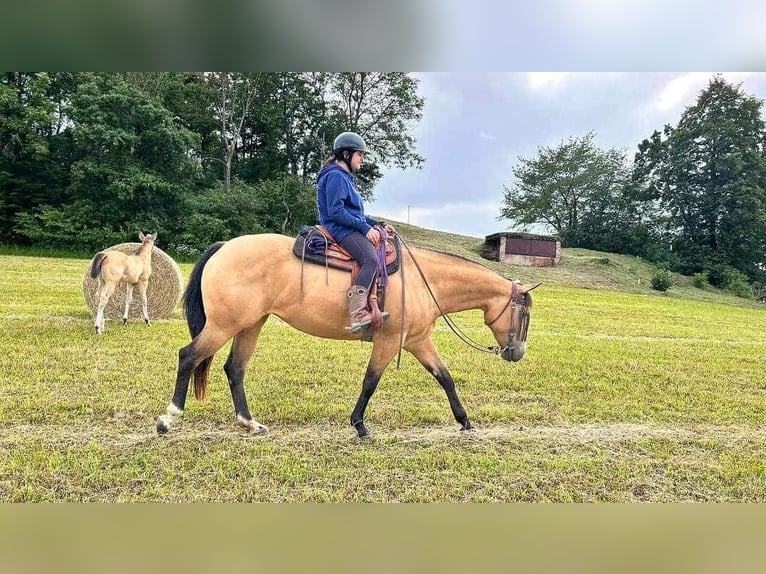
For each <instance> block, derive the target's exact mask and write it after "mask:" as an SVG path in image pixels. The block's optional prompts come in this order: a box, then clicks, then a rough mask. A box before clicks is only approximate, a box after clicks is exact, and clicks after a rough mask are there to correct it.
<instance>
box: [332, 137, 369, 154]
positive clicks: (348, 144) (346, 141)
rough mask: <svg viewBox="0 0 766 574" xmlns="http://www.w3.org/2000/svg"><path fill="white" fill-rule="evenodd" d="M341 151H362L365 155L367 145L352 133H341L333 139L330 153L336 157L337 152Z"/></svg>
mask: <svg viewBox="0 0 766 574" xmlns="http://www.w3.org/2000/svg"><path fill="white" fill-rule="evenodd" d="M343 150H349V151H363V152H365V153H367V145H366V144H365V143H364V140H363V139H362V136H360V135H359V134H355V133H354V132H343V133H342V134H340V135H339V136H338V137H336V138H335V141H334V142H332V152H333V153H334V154H336V155H337V154H338V152H341V151H343Z"/></svg>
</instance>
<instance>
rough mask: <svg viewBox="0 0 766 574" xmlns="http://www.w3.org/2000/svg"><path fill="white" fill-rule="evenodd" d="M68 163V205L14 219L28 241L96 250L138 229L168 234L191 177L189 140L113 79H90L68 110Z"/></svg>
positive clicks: (163, 113) (154, 106)
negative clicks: (70, 160)
mask: <svg viewBox="0 0 766 574" xmlns="http://www.w3.org/2000/svg"><path fill="white" fill-rule="evenodd" d="M71 120H72V123H73V126H72V128H71V134H72V138H73V146H74V154H75V155H76V158H75V161H74V163H73V164H72V175H71V177H72V180H71V184H70V185H69V188H68V189H67V195H68V198H67V202H66V204H65V205H62V206H61V207H56V206H54V205H50V204H47V205H45V204H44V205H42V206H41V207H40V208H38V209H36V210H35V211H33V212H27V213H26V214H24V216H23V217H22V218H21V219H20V225H19V232H20V233H22V234H24V235H25V236H26V237H28V238H29V239H31V240H33V241H35V242H42V243H56V244H59V245H71V246H72V247H90V248H92V247H103V244H104V243H108V242H112V241H114V239H115V238H121V239H122V240H123V241H124V240H125V238H126V237H129V236H132V235H133V234H134V233H135V232H136V231H137V230H139V229H143V230H151V231H157V230H159V231H160V233H161V234H163V233H167V232H169V231H171V230H172V227H173V221H174V220H175V219H177V217H178V208H179V206H180V199H181V197H182V195H183V194H184V193H185V190H186V188H187V187H188V186H189V184H190V183H191V182H192V181H193V180H194V178H195V176H196V164H195V163H194V162H193V161H192V160H191V159H190V158H189V155H190V151H191V150H193V149H194V148H195V145H196V142H197V140H196V138H195V137H194V135H193V134H192V133H191V132H189V131H188V130H186V129H185V128H183V127H180V126H178V125H177V124H176V123H175V120H174V118H173V117H172V116H171V115H170V114H169V113H168V111H167V110H166V109H165V108H164V107H162V106H161V105H159V104H158V103H157V101H156V100H154V99H153V98H150V97H147V96H146V95H145V94H141V93H139V92H137V91H136V90H135V89H134V88H132V87H131V86H130V85H129V84H128V83H126V82H125V80H124V79H123V78H122V77H121V76H120V75H118V74H94V75H91V76H90V77H88V78H87V79H86V81H84V82H83V83H82V84H80V86H79V88H78V91H77V93H76V94H75V96H74V98H73V101H72V106H71Z"/></svg>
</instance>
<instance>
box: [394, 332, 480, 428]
mask: <svg viewBox="0 0 766 574" xmlns="http://www.w3.org/2000/svg"><path fill="white" fill-rule="evenodd" d="M405 348H406V349H407V350H408V351H409V352H410V353H412V354H413V355H414V356H415V358H416V359H417V360H418V361H420V364H422V365H423V366H424V367H425V368H426V370H427V371H428V372H429V373H431V374H432V375H433V376H434V377H435V378H436V380H437V381H438V382H439V384H440V385H441V387H442V388H443V389H444V392H445V393H447V399H449V406H450V407H451V408H452V414H453V415H455V420H456V421H457V422H458V423H460V426H462V427H463V429H462V430H471V429H472V428H473V426H472V425H471V421H469V420H468V415H467V414H466V412H465V409H464V408H463V405H462V404H461V403H460V399H459V398H458V396H457V391H456V390H455V382H454V381H453V380H452V375H450V373H449V371H448V370H447V367H446V366H444V363H442V360H441V359H440V358H439V354H438V353H437V352H436V348H435V347H434V344H433V342H432V341H431V339H425V340H423V341H421V342H419V343H417V344H416V345H414V346H412V347H409V346H408V347H405Z"/></svg>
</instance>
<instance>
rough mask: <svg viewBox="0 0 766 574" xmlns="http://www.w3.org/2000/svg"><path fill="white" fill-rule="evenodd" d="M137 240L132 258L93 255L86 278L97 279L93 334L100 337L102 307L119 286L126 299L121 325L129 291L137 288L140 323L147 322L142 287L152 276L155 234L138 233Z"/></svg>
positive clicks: (109, 253)
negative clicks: (138, 244) (141, 317)
mask: <svg viewBox="0 0 766 574" xmlns="http://www.w3.org/2000/svg"><path fill="white" fill-rule="evenodd" d="M138 239H139V240H140V241H141V247H139V248H138V251H136V253H135V254H134V255H126V254H125V253H122V252H121V251H101V252H99V253H96V255H95V257H94V258H93V262H92V263H91V266H90V276H91V277H92V278H93V279H96V278H98V288H97V291H96V304H97V311H96V322H95V326H96V333H98V334H99V335H103V334H104V322H105V319H104V307H106V304H107V303H108V302H109V298H110V297H111V296H112V293H114V290H115V289H116V288H117V286H118V285H119V284H120V283H125V284H126V285H127V290H128V291H127V295H126V296H125V312H124V313H123V315H122V323H123V325H124V324H125V323H127V322H128V310H129V309H130V301H131V299H132V298H133V288H134V287H135V286H138V290H139V292H140V293H141V300H142V301H143V304H144V308H143V315H144V321H145V322H146V324H147V325H149V324H150V322H149V309H148V307H147V302H146V287H147V285H148V283H149V277H150V276H151V274H152V249H153V248H154V242H155V241H156V240H157V233H150V234H148V235H144V234H143V233H142V232H139V233H138Z"/></svg>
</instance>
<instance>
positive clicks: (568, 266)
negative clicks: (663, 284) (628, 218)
mask: <svg viewBox="0 0 766 574" xmlns="http://www.w3.org/2000/svg"><path fill="white" fill-rule="evenodd" d="M388 221H390V222H391V224H392V225H393V226H394V227H395V228H396V230H397V232H399V233H400V234H401V236H402V237H403V238H404V240H405V241H407V243H408V244H410V245H413V246H417V245H421V246H424V247H432V248H435V249H440V250H442V251H448V252H450V253H455V254H457V255H462V256H464V257H467V258H469V259H472V260H474V261H477V262H479V263H481V264H482V265H485V266H487V267H489V268H491V269H494V270H495V271H497V272H498V273H501V274H502V275H504V276H506V277H508V278H510V279H518V280H520V281H522V282H523V283H533V282H538V281H542V282H543V283H545V284H552V285H564V286H568V287H579V288H583V289H608V290H612V291H623V292H626V293H644V294H647V295H654V296H657V297H671V298H681V299H692V300H697V301H711V302H717V303H726V304H729V305H737V306H743V307H755V308H764V305H762V304H759V303H757V302H755V301H748V300H746V299H742V298H741V297H736V296H734V295H732V294H730V293H726V292H723V291H720V290H719V289H715V288H712V287H709V288H707V289H698V288H696V287H695V286H694V285H693V284H692V281H691V278H689V277H686V276H684V275H679V274H677V273H674V274H673V278H674V286H673V288H672V289H670V291H668V292H667V293H660V292H658V291H655V290H653V289H652V288H651V281H652V276H653V275H654V271H655V266H654V265H653V264H652V263H651V262H648V261H645V260H643V259H641V258H640V257H633V256H630V255H617V254H614V253H604V252H601V251H592V250H590V249H574V248H571V249H569V248H564V249H562V251H561V259H560V261H559V263H558V265H556V266H555V267H527V266H524V265H510V264H507V263H500V262H498V261H490V260H488V259H484V258H483V257H482V256H481V251H482V247H483V245H484V240H483V239H479V238H476V237H469V236H466V235H457V234H454V233H445V232H442V231H434V230H431V229H424V228H422V227H416V226H414V225H407V224H406V223H398V222H396V221H391V220H390V219H389V220H388Z"/></svg>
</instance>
